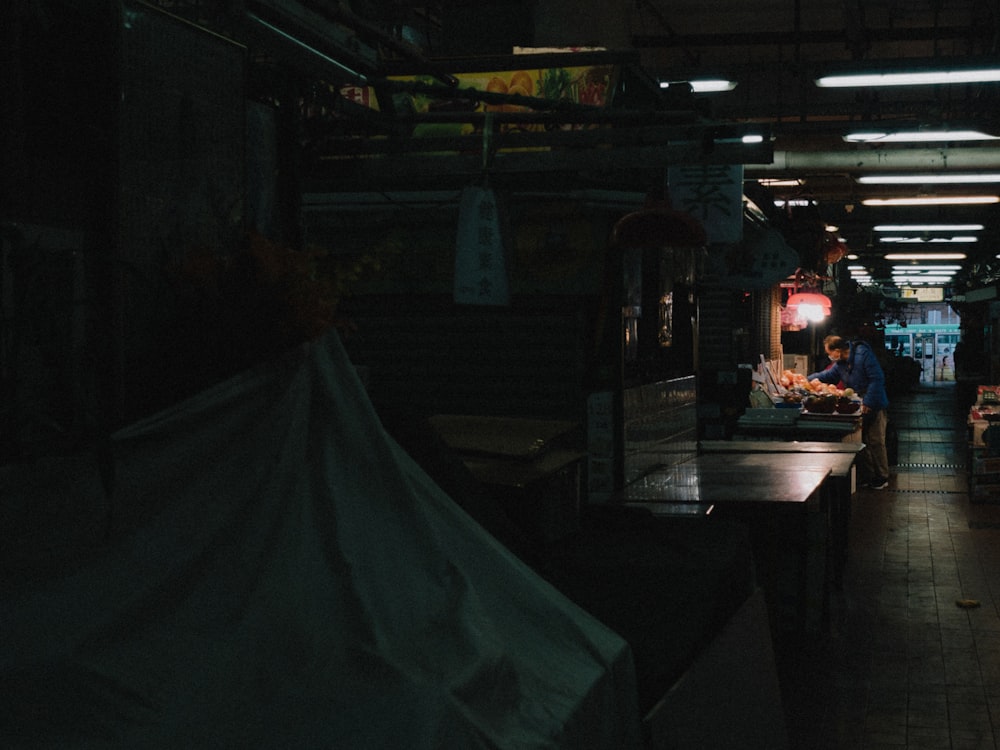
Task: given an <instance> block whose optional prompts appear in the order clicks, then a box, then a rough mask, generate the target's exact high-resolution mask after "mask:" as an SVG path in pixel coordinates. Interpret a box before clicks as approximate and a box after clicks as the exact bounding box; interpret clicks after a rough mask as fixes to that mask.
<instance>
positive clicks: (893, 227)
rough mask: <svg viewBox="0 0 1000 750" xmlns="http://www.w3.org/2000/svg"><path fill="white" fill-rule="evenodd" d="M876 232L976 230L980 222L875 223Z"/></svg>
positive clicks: (981, 226)
mask: <svg viewBox="0 0 1000 750" xmlns="http://www.w3.org/2000/svg"><path fill="white" fill-rule="evenodd" d="M872 229H873V231H876V232H978V231H979V230H981V229H984V226H983V225H982V224H876V225H875V226H874V227H872Z"/></svg>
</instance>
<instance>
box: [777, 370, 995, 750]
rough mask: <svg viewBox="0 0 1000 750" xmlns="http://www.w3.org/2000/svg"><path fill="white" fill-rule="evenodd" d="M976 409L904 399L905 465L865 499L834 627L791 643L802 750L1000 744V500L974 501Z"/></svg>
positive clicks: (899, 410)
mask: <svg viewBox="0 0 1000 750" xmlns="http://www.w3.org/2000/svg"><path fill="white" fill-rule="evenodd" d="M964 406H965V405H963V404H960V403H959V400H958V399H957V398H956V396H955V387H954V386H953V385H952V386H949V385H947V384H942V385H939V386H936V387H931V386H925V387H921V388H920V389H919V390H918V391H917V392H915V393H912V394H908V395H906V396H898V397H896V398H895V399H894V402H893V405H892V407H891V408H890V419H891V420H893V422H894V424H895V425H896V428H897V430H898V434H899V449H898V454H899V455H898V461H897V465H896V466H895V467H894V468H893V472H894V474H893V477H892V480H891V482H890V485H889V488H888V489H886V490H882V491H875V490H868V489H864V490H860V491H859V492H858V493H857V494H856V495H855V496H854V500H853V505H852V509H853V510H852V518H851V541H850V545H851V546H850V552H849V559H848V563H847V570H846V573H845V580H844V586H843V590H842V591H839V592H835V593H834V594H833V597H832V602H831V616H830V625H829V632H828V633H827V634H826V635H824V636H821V637H813V638H810V639H807V640H805V641H802V642H798V641H796V642H793V641H791V640H787V641H786V640H782V639H781V638H779V639H778V643H777V649H776V650H777V658H778V667H779V673H780V677H781V682H782V692H783V699H784V703H785V710H786V714H787V716H788V730H789V735H790V738H791V747H792V750H813V749H814V748H815V749H824V750H825V749H832V748H837V749H838V750H855V749H857V750H862V749H863V750H881V749H883V748H910V749H913V748H932V749H933V750H959V749H961V750H965V749H966V748H969V749H971V748H977V749H978V748H998V747H1000V504H971V503H970V501H969V492H968V473H967V469H966V465H967V459H968V456H967V454H968V448H967V442H966V428H965V414H964ZM966 599H969V600H976V601H977V602H979V606H978V607H975V608H971V609H967V608H963V607H961V606H959V604H958V602H959V601H960V600H966Z"/></svg>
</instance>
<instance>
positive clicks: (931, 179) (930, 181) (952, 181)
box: [856, 172, 1000, 185]
mask: <svg viewBox="0 0 1000 750" xmlns="http://www.w3.org/2000/svg"><path fill="white" fill-rule="evenodd" d="M856 179H857V181H858V182H859V183H861V184H862V185H960V184H968V183H985V182H1000V173H997V172H980V173H977V174H957V173H950V174H866V175H861V176H860V177H857V178H856Z"/></svg>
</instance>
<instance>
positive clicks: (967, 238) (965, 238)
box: [878, 234, 979, 245]
mask: <svg viewBox="0 0 1000 750" xmlns="http://www.w3.org/2000/svg"><path fill="white" fill-rule="evenodd" d="M878 241H879V242H884V243H896V244H899V245H919V244H926V243H933V244H947V243H951V242H960V243H963V244H965V243H969V242H979V238H978V237H976V236H974V235H971V234H970V235H962V234H959V235H955V236H954V237H890V236H886V237H879V238H878Z"/></svg>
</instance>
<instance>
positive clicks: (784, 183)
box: [757, 177, 802, 187]
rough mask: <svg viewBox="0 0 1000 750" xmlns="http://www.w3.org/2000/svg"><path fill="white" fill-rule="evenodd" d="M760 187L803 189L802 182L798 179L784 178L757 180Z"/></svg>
mask: <svg viewBox="0 0 1000 750" xmlns="http://www.w3.org/2000/svg"><path fill="white" fill-rule="evenodd" d="M757 184H758V185H762V186H763V187H801V186H802V180H800V179H798V178H793V179H785V178H782V177H762V178H761V179H759V180H757Z"/></svg>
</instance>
